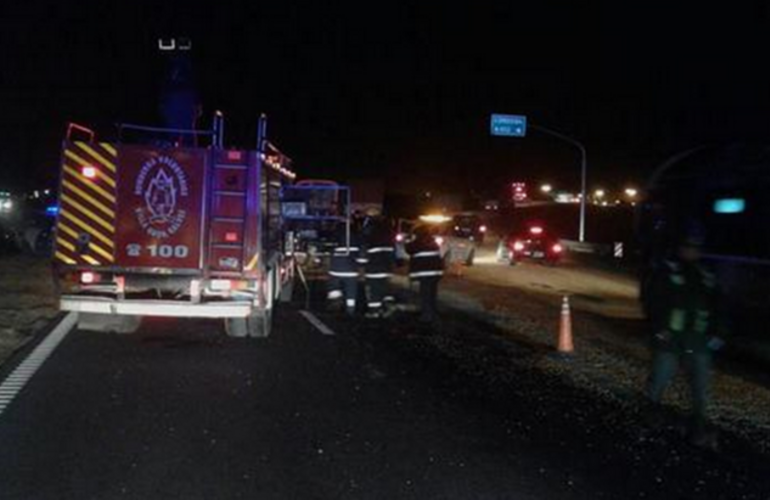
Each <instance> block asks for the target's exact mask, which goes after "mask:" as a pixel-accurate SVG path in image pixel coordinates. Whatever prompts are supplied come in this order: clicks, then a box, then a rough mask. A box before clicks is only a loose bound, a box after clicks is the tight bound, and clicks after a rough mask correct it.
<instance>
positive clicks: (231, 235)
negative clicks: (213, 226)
mask: <svg viewBox="0 0 770 500" xmlns="http://www.w3.org/2000/svg"><path fill="white" fill-rule="evenodd" d="M225 241H226V242H228V243H234V242H236V241H238V233H236V232H233V231H228V232H227V233H225Z"/></svg>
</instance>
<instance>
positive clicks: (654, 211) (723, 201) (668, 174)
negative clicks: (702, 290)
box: [636, 144, 770, 338]
mask: <svg viewBox="0 0 770 500" xmlns="http://www.w3.org/2000/svg"><path fill="white" fill-rule="evenodd" d="M768 193H770V147H768V146H762V145H748V144H739V145H732V146H723V147H703V148H698V149H695V150H691V151H688V152H685V153H683V154H680V155H677V156H675V157H674V158H672V159H670V160H669V161H667V162H666V163H664V164H663V165H662V166H661V167H659V168H658V169H657V171H656V172H655V173H654V174H653V176H652V178H651V179H650V181H649V183H648V185H647V186H646V189H645V197H644V200H643V201H642V203H641V204H640V205H639V206H638V212H637V227H636V229H637V235H638V238H639V242H640V244H641V248H642V268H641V275H640V282H641V287H640V296H641V297H640V298H641V300H642V303H643V304H647V303H648V301H647V299H648V297H649V285H650V283H651V280H652V277H653V276H654V273H655V272H656V270H658V269H660V267H661V266H662V265H664V264H663V261H664V260H665V259H666V258H668V257H670V256H671V255H673V254H674V253H675V252H676V249H677V245H678V241H679V239H680V238H681V235H682V234H683V233H684V232H685V231H687V230H688V227H693V226H694V227H696V228H699V230H700V231H702V233H703V237H704V240H705V241H704V246H703V250H702V252H703V258H704V261H705V264H706V265H707V266H708V267H710V268H711V269H712V270H713V271H714V272H715V273H716V275H717V282H718V283H719V284H720V287H721V288H722V291H723V297H722V300H721V306H722V308H723V310H724V311H725V313H726V314H727V316H728V320H729V322H730V327H731V333H732V334H734V335H736V336H744V335H745V336H761V337H765V338H767V328H766V325H767V324H768V321H770V232H768V231H767V229H766V228H767V225H768V220H770V197H768Z"/></svg>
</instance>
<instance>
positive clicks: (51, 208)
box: [45, 205, 59, 217]
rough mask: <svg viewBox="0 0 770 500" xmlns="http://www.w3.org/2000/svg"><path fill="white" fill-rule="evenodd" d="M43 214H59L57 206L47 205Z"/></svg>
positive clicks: (52, 215) (53, 215)
mask: <svg viewBox="0 0 770 500" xmlns="http://www.w3.org/2000/svg"><path fill="white" fill-rule="evenodd" d="M45 214H46V215H50V216H51V217H56V216H57V215H59V206H58V205H50V206H48V207H45Z"/></svg>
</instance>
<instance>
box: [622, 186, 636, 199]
mask: <svg viewBox="0 0 770 500" xmlns="http://www.w3.org/2000/svg"><path fill="white" fill-rule="evenodd" d="M625 193H626V196H628V197H629V198H636V195H637V194H639V191H637V190H636V188H626V191H625Z"/></svg>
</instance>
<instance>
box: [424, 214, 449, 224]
mask: <svg viewBox="0 0 770 500" xmlns="http://www.w3.org/2000/svg"><path fill="white" fill-rule="evenodd" d="M420 220H421V221H423V222H428V223H431V224H441V223H442V222H448V221H450V220H452V218H451V217H449V216H447V215H441V214H428V215H421V216H420Z"/></svg>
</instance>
